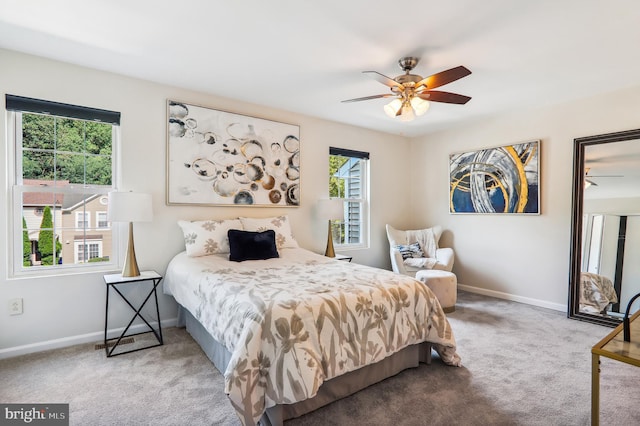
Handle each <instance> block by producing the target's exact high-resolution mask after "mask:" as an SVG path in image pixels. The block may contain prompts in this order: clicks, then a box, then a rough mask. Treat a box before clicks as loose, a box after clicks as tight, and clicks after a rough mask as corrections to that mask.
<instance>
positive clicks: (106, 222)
mask: <svg viewBox="0 0 640 426" xmlns="http://www.w3.org/2000/svg"><path fill="white" fill-rule="evenodd" d="M100 216H104V221H101V220H100ZM101 222H104V226H101ZM109 228H110V225H109V220H108V218H107V212H106V211H97V212H96V229H109Z"/></svg>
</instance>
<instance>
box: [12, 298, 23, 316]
mask: <svg viewBox="0 0 640 426" xmlns="http://www.w3.org/2000/svg"><path fill="white" fill-rule="evenodd" d="M21 314H22V298H21V297H18V298H15V299H11V300H9V315H21Z"/></svg>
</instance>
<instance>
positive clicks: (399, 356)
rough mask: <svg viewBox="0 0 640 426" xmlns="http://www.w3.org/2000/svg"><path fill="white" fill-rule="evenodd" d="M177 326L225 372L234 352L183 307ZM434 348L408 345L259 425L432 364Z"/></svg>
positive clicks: (275, 411) (276, 424)
mask: <svg viewBox="0 0 640 426" xmlns="http://www.w3.org/2000/svg"><path fill="white" fill-rule="evenodd" d="M178 325H179V326H186V328H187V331H188V332H189V334H190V335H191V336H192V337H193V339H194V340H195V341H196V342H197V343H198V344H199V345H200V347H201V348H202V350H203V351H204V352H205V354H206V355H207V357H208V358H209V360H211V362H212V363H213V365H214V366H215V367H216V368H217V369H218V371H220V372H221V373H222V374H224V372H225V370H226V367H227V364H228V363H229V360H230V359H231V353H230V352H229V351H228V350H227V349H226V348H225V347H224V346H222V345H221V344H220V343H218V342H217V341H216V340H215V339H214V338H213V337H212V336H211V335H210V334H209V333H208V332H207V330H206V329H205V328H204V327H203V326H202V324H200V323H199V322H198V320H196V319H195V317H194V316H193V315H191V313H190V312H189V311H188V310H187V309H184V308H183V307H182V306H180V308H179V312H178ZM431 348H432V345H431V343H429V342H423V343H420V344H416V345H412V346H408V347H406V348H404V349H402V350H401V351H399V352H396V353H395V354H393V355H391V356H389V357H387V358H385V359H383V360H382V361H379V362H377V363H375V364H371V365H368V366H366V367H362V368H360V369H358V370H355V371H351V372H349V373H346V374H343V375H341V376H338V377H334V378H332V379H331V380H327V381H325V382H324V383H323V384H322V386H320V389H319V390H318V393H317V394H316V396H314V397H313V398H309V399H306V400H304V401H299V402H296V403H293V404H281V405H276V406H275V407H270V408H267V411H266V413H265V414H264V415H263V416H262V419H260V425H264V426H282V424H283V423H284V421H285V420H288V419H293V418H295V417H300V416H302V415H304V414H306V413H310V412H311V411H314V410H316V409H318V408H320V407H323V406H325V405H327V404H330V403H332V402H333V401H337V400H338V399H341V398H344V397H346V396H349V395H352V394H354V393H356V392H358V391H359V390H362V389H364V388H366V387H367V386H370V385H372V384H374V383H378V382H380V381H382V380H384V379H386V378H388V377H391V376H394V375H396V374H398V373H400V372H401V371H403V370H406V369H407V368H413V367H417V366H418V364H419V363H421V362H422V363H426V364H430V363H431Z"/></svg>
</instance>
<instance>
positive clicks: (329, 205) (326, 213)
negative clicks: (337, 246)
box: [318, 198, 344, 257]
mask: <svg viewBox="0 0 640 426" xmlns="http://www.w3.org/2000/svg"><path fill="white" fill-rule="evenodd" d="M318 216H319V217H320V219H325V220H328V221H329V234H328V236H327V248H326V250H325V251H324V255H325V256H327V257H336V253H335V251H334V250H333V236H332V232H331V221H332V220H344V200H343V199H342V198H331V199H328V200H319V201H318Z"/></svg>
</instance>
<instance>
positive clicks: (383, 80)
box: [362, 71, 404, 90]
mask: <svg viewBox="0 0 640 426" xmlns="http://www.w3.org/2000/svg"><path fill="white" fill-rule="evenodd" d="M362 73H363V74H367V75H368V76H369V77H371V78H373V79H375V80H378V81H379V82H380V83H382V84H384V85H385V86H389V87H397V88H399V89H400V90H404V86H403V85H402V84H400V83H398V82H397V81H395V80H394V79H392V78H389V77H387V76H386V75H384V74H380V73H379V72H378V71H362Z"/></svg>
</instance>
